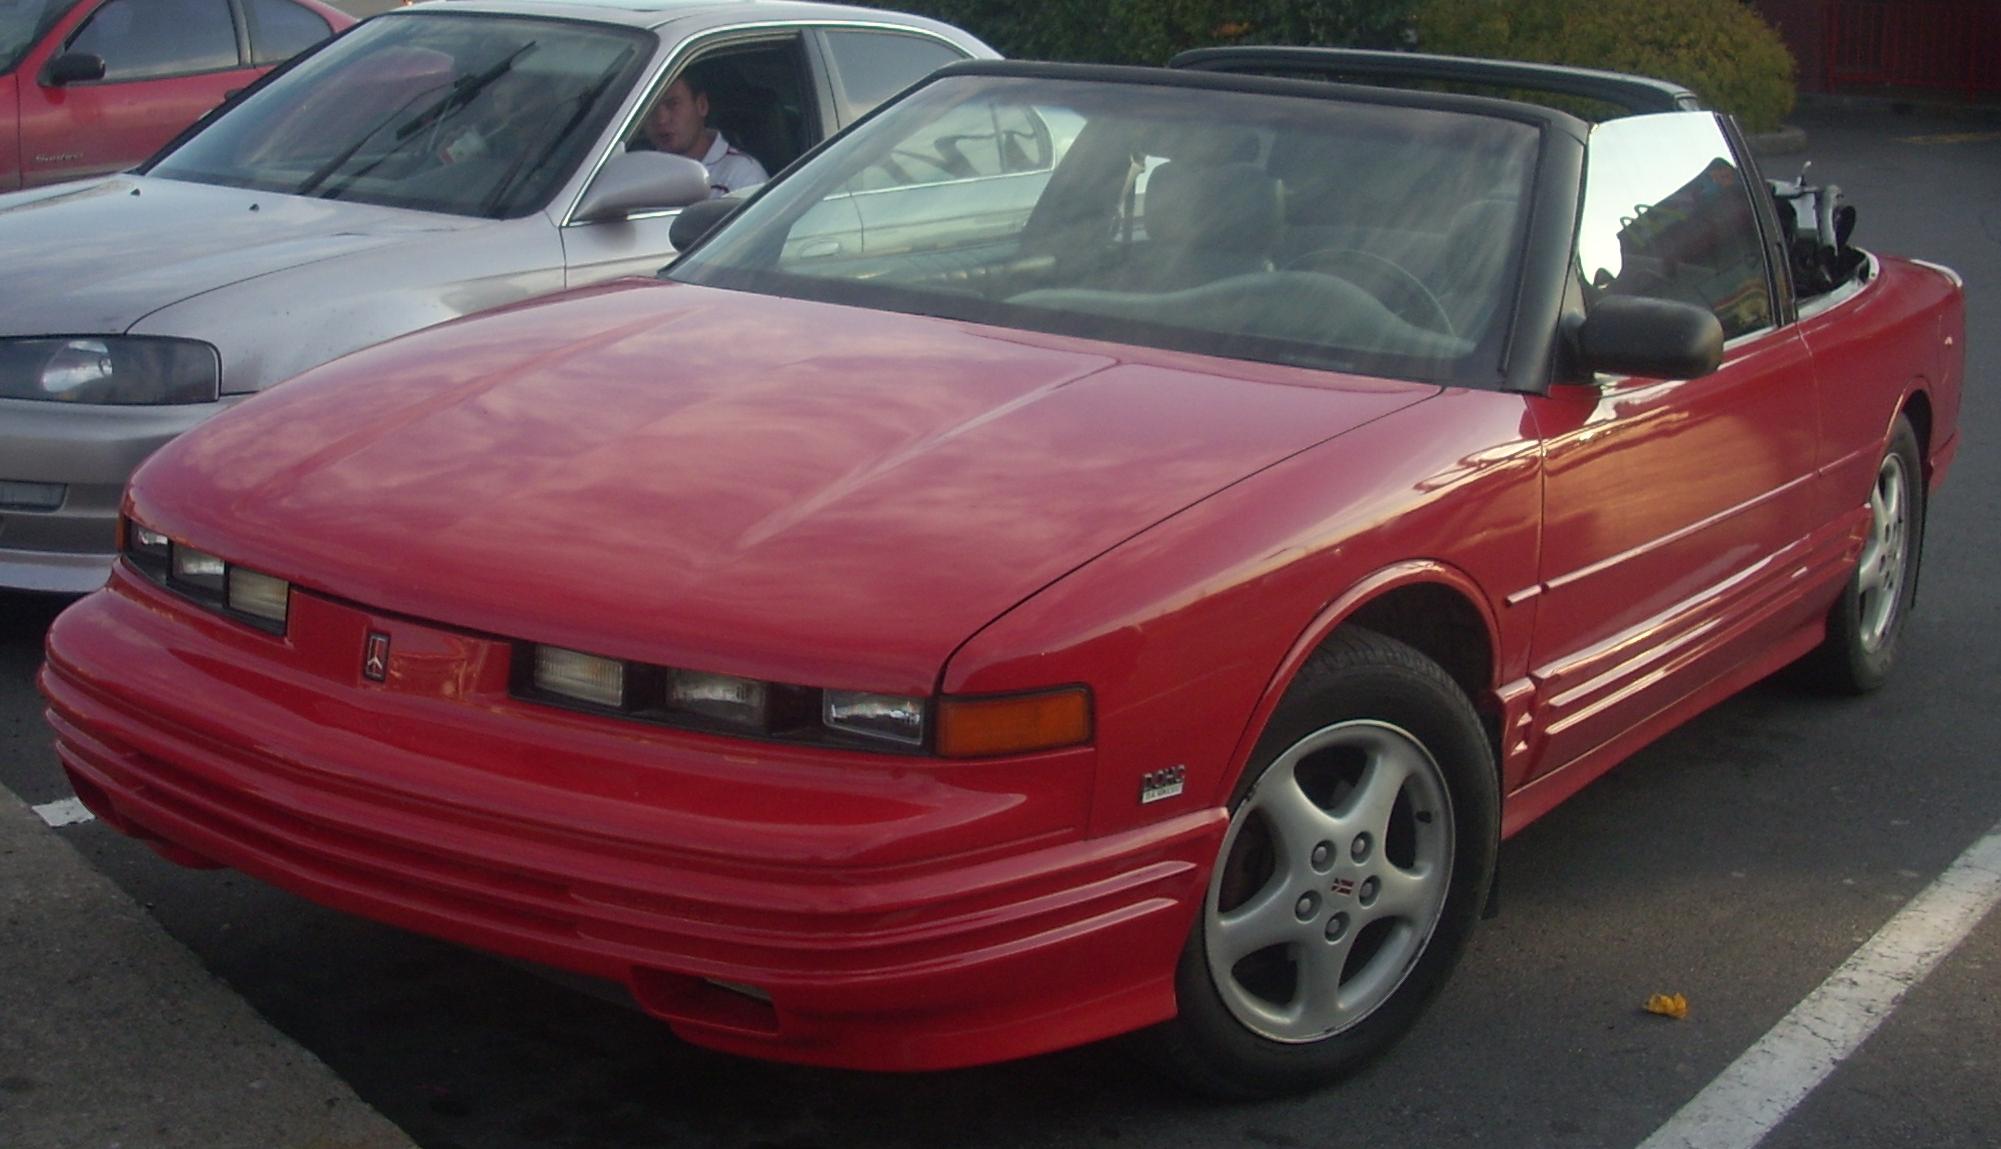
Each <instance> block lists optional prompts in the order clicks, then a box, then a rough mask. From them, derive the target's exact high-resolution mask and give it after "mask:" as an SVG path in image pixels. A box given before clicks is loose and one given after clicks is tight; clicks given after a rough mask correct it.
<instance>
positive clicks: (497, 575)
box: [133, 283, 1436, 692]
mask: <svg viewBox="0 0 2001 1149" xmlns="http://www.w3.org/2000/svg"><path fill="white" fill-rule="evenodd" d="M1434 393H1436V388H1433V387H1428V386H1420V385H1416V384H1403V383H1393V382H1385V381H1381V380H1368V379H1350V378H1346V377H1341V376H1330V375H1326V374H1324V373H1317V372H1306V371H1300V370H1295V369H1290V368H1283V367H1268V366H1261V365H1257V364H1247V363H1240V362H1234V361H1224V360H1216V359H1207V358H1202V357H1197V356H1188V355H1177V354H1172V353H1165V352H1148V351H1140V350H1135V349H1133V348H1128V347H1113V346H1111V345H1106V344H1098V343H1092V342H1088V341H1083V340H1075V339H1064V338H1057V337H1049V336H1038V335H1028V334H1023V333H1020V332H1011V331H1001V330H998V329H993V328H983V327H978V326H975V325H971V324H966V323H960V322H953V321H946V320H939V319H932V318H926V317H920V316H906V315H896V314H887V313H882V312H873V311H863V310H857V309H852V308H845V307H838V306H833V305H828V304H819V303H804V302H795V301H787V300H780V299H772V298H766V297H759V296H752V295H743V294H737V293H732V292H724V291H715V290H710V289H705V288H696V287H686V286H676V285H671V284H654V283H623V284H616V285H612V286H610V287H608V288H601V289H596V290H592V291H587V292H580V293H573V294H571V295H569V296H566V297H562V298H559V299H555V300H551V301H547V302H544V303H541V304H535V305H528V306H524V307H521V308H517V309H513V310H508V311H502V312H495V313H492V314H489V315H487V316H484V317H480V318H475V319H471V320H467V321H464V322H460V323H455V324H451V325H448V326H446V327H442V328H438V329H435V330H433V331H430V332H427V333H423V334H419V335H415V336H411V337H408V338H405V339H402V340H398V341H396V342H394V343H391V344H388V345H386V346H385V347H381V348H376V349H373V350H370V351H365V352H362V353H360V354H358V355H354V356H350V357H349V358H347V359H344V360H341V361H338V362H336V363H334V364H331V365H328V366H326V367H323V368H320V369H318V370H316V371H313V372H310V373H309V374H307V375H306V376H304V377H303V378H301V379H300V380H299V381H298V382H296V383H291V384H287V385H286V386H284V387H282V388H280V389H278V390H277V391H275V392H272V393H268V394H266V395H263V396H259V397H258V398H256V399H254V400H252V401H250V402H248V403H245V404H244V405H242V406H241V407H240V408H238V409H237V410H235V411H233V412H231V413H229V414H228V415H227V416H225V417H223V418H220V419H217V420H215V421H213V422H211V423H210V424H208V425H207V426H205V427H203V428H201V429H199V430H198V431H196V432H194V433H193V434H190V435H188V436H185V437H183V438H182V439H180V440H179V441H177V442H176V443H174V444H172V445H171V446H170V447H168V448H167V449H166V450H165V451H162V452H161V453H160V454H159V455H157V456H155V458H154V459H153V461H152V462H150V463H149V464H147V466H146V467H145V468H144V469H143V470H141V471H140V473H139V475H138V477H137V478H136V479H135V480H134V483H133V498H134V500H135V503H136V505H137V507H138V508H139V511H140V514H141V516H142V517H143V518H145V519H147V520H148V521H150V522H151V523H152V524H153V525H155V526H156V527H159V528H160V529H163V530H167V531H168V532H170V533H173V534H176V535H180V536H183V537H185V538H187V539H188V540H189V541H190V542H192V543H194V544H195V545H197V546H201V547H205V548H212V549H215V550H217V551H220V552H221V553H222V554H223V555H225V556H226V557H229V558H231V559H234V560H237V561H240V562H244V563H246V564H248V565H251V566H255V567H259V568H262V569H264V570H267V571H270V572H272V573H274V574H279V575H282V576H285V577H288V578H291V579H294V580H295V581H297V582H299V583H300V584H302V585H305V586H309V587H316V588H319V589H322V590H325V591H327V592H330V593H333V594H337V595H340V596H343V597H346V598H350V599H354V600H356V601H359V602H362V603H366V604H369V605H370V606H373V607H376V608H378V609H382V610H386V611H394V612H400V613H404V614H409V615H413V616H417V617H420V618H426V619H431V620H435V621H440V622H446V623H451V624H455V625H458V626H463V627H468V628H472V629H476V630H481V631H486V632H491V633H496V634H502V635H510V636H515V637H521V638H530V639H535V640H539V641H544V642H551V643H557V644H561V645H565V646H573V647H578V648H581V649H584V650H591V651H597V652H601V653H605V654H611V655H620V656H624V657H628V658H635V659H641V660H645V661H650V662H657V663H665V664H669V665H678V666H689V667H694V668H699V669H705V670H715V671H722V672H734V673H739V674H745V675H753V676H757V677H761V678H766V679H771V680H776V681H784V682H799V683H805V684H809V685H820V686H853V687H857V688H871V689H878V690H898V691H911V692H917V691H924V690H929V689H930V688H931V687H932V685H933V684H934V682H935V680H936V677H937V674H938V672H939V668H940V667H941V666H942V665H943V663H944V661H945V659H946V657H947V656H948V655H949V654H950V653H951V652H952V650H953V649H954V648H956V647H957V646H958V645H959V644H960V643H961V642H963V641H964V640H965V639H966V638H967V637H968V636H969V635H971V634H973V633H974V632H975V631H977V630H978V629H979V628H980V627H981V626H983V625H985V624H986V623H987V622H988V621H990V620H992V619H993V618H995V617H996V616H998V615H999V614H1001V613H1002V612H1004V611H1006V610H1008V609H1009V608H1010V607H1012V606H1013V605H1015V604H1016V603H1018V602H1020V601H1021V600H1022V599H1024V598H1026V597H1027V596H1029V595H1031V594H1034V593H1035V592H1036V591H1037V590H1038V589H1040V588H1042V587H1044V586H1046V585H1048V584H1049V583H1050V582H1051V581H1052V580H1054V579H1057V578H1059V577H1061V576H1062V575H1063V574H1064V573H1065V572H1067V571H1069V570H1071V569H1073V568H1075V567H1076V566H1078V565H1079V564H1081V563H1084V562H1086V561H1088V560H1089V559H1091V558H1092V557H1093V556H1095V555H1098V554H1100V553H1102V552H1103V551H1105V550H1106V549H1107V548H1109V547H1112V546H1114V545H1116V544H1117V543H1119V542H1120V541H1122V540H1124V539H1126V538H1129V537H1130V536H1132V535H1133V534H1135V533H1137V532H1139V531H1142V530H1144V529H1146V528H1147V527H1148V526H1150V525H1152V524H1154V523H1156V522H1159V521H1160V520H1161V519H1163V518H1165V517H1167V516H1169V515H1172V514H1174V513H1175V512H1177V511H1179V510H1181V509H1183V508H1185V507H1187V506H1188V505H1190V504H1191V503H1194V502H1196V501H1198V500H1200V499H1202V498H1204V497H1205V496H1208V495H1210V494H1212V493H1213V492H1215V491H1217V490H1218V489H1220V488H1222V487H1224V486H1226V485H1228V484H1230V483H1232V482H1234V481H1236V480H1238V479H1241V478H1242V477H1244V476H1245V475H1247V474H1250V473H1251V472H1253V471H1256V470H1258V469H1259V468H1262V467H1265V466H1268V465H1270V464H1271V463H1273V462H1275V461H1277V460H1279V459H1281V458H1283V457H1285V456H1287V455H1290V454H1292V453H1294V452H1296V451H1299V450H1301V449H1302V448H1304V447H1307V446H1309V445H1311V444H1313V443H1316V442H1319V441H1322V440H1325V439H1327V438H1329V437H1331V436H1334V435H1338V434H1340V433H1341V432H1343V431H1346V430H1348V429H1349V428H1351V427H1354V426H1357V425H1359V424H1360V423H1363V422H1366V421H1368V420H1370V419H1374V418H1378V417H1380V416H1382V415H1383V414H1385V413H1387V412H1389V411H1392V410H1395V409H1397V408H1400V407H1403V406H1407V405H1409V404H1411V403H1414V402H1417V401H1418V400H1420V399H1422V398H1425V397H1426V396H1429V395H1432V394H1434Z"/></svg>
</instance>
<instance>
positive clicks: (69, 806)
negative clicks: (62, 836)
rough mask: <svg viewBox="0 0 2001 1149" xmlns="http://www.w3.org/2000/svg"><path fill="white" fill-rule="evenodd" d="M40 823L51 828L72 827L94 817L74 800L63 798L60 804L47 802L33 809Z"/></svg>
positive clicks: (81, 804)
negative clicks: (44, 823)
mask: <svg viewBox="0 0 2001 1149" xmlns="http://www.w3.org/2000/svg"><path fill="white" fill-rule="evenodd" d="M33 809H34V811H35V813H37V814H40V815H41V816H42V821H44V822H47V823H48V824H49V825H51V826H74V825H76V824H77V823H78V822H88V821H90V820H91V819H92V818H93V817H95V816H96V815H94V814H92V813H91V812H90V811H89V810H86V809H84V806H83V803H82V802H79V801H77V800H76V799H75V798H64V799H63V800H62V801H60V802H47V803H44V804H42V805H40V806H35V807H33Z"/></svg>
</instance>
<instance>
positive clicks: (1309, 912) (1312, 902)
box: [1292, 894, 1320, 922]
mask: <svg viewBox="0 0 2001 1149" xmlns="http://www.w3.org/2000/svg"><path fill="white" fill-rule="evenodd" d="M1319 909H1320V897H1319V895H1317V894H1301V895H1299V904H1298V905H1296V906H1294V907H1292V912H1293V913H1294V914H1297V915H1298V916H1299V920H1300V921H1302V922H1304V921H1311V920H1312V918H1313V915H1314V914H1315V913H1316V912H1318V911H1319Z"/></svg>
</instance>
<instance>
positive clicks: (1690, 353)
mask: <svg viewBox="0 0 2001 1149" xmlns="http://www.w3.org/2000/svg"><path fill="white" fill-rule="evenodd" d="M1577 359H1578V366H1579V367H1580V368H1582V369H1583V370H1584V371H1586V372H1604V373H1605V374H1607V375H1637V376H1639V377H1641V378H1643V379H1694V378H1697V377H1698V376H1702V375H1707V374H1709V373H1710V372H1711V371H1714V370H1716V368H1717V367H1718V366H1720V365H1721V364H1722V363H1723V324H1721V323H1719V322H1717V319H1716V316H1715V315H1714V314H1713V313H1711V312H1710V311H1709V309H1708V308H1705V307H1697V306H1696V305H1694V304H1692V303H1682V302H1679V301H1677V300H1672V299H1650V298H1648V297H1646V296H1642V295H1608V296H1606V297H1605V298H1603V299H1600V300H1599V301H1598V302H1596V303H1594V304H1592V306H1591V313H1590V314H1589V315H1587V316H1586V317H1585V319H1584V322H1583V324H1581V325H1580V326H1579V327H1578V328H1577Z"/></svg>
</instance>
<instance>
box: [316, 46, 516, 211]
mask: <svg viewBox="0 0 2001 1149" xmlns="http://www.w3.org/2000/svg"><path fill="white" fill-rule="evenodd" d="M536 43H537V41H534V40H530V41H528V42H527V43H526V44H523V45H521V46H520V47H519V48H516V49H515V50H514V51H512V52H509V53H508V54H507V55H505V56H502V57H501V58H500V59H499V60H496V61H495V62H494V63H493V64H492V65H490V66H489V67H488V68H487V69H486V70H485V71H483V72H479V73H477V74H474V75H471V76H460V77H459V78H458V79H456V80H454V81H452V84H451V88H452V90H451V91H450V92H447V93H446V94H445V95H444V97H443V98H442V99H440V100H438V102H437V103H435V104H432V105H431V106H429V107H427V108H425V109H424V110H423V111H421V112H418V113H417V114H416V115H414V116H412V117H410V118H409V119H408V120H407V121H405V122H404V123H402V124H400V125H398V127H397V128H396V140H397V142H398V143H401V142H402V141H404V140H407V139H409V138H410V137H411V136H412V135H415V134H416V133H417V132H419V131H422V130H423V129H425V128H428V127H431V126H433V125H435V124H436V123H438V121H440V120H442V119H444V118H445V117H446V116H448V115H450V114H451V113H452V112H454V111H457V110H458V109H460V108H463V107H465V106H466V105H467V104H470V103H471V102H472V101H473V99H474V98H475V97H477V96H478V95H479V94H480V92H482V91H484V90H485V89H486V88H487V87H489V86H490V85H492V83H493V82H494V81H495V80H498V79H500V78H501V77H502V76H504V75H506V74H507V73H508V72H509V71H510V70H511V69H513V67H514V64H515V62H516V61H517V60H519V59H521V57H522V56H525V55H527V54H528V52H529V51H530V50H531V49H533V48H534V47H535V45H536ZM436 90H437V89H436V88H435V87H431V88H426V89H424V90H423V91H422V92H418V93H417V94H416V95H413V96H411V97H410V98H409V99H407V100H405V101H403V102H402V103H401V104H398V105H397V106H396V109H395V110H394V111H392V112H390V113H389V114H388V115H387V116H384V117H383V118H382V119H381V120H379V121H377V122H376V125H375V126H374V127H372V128H370V129H368V131H367V132H365V133H363V135H362V136H361V138H360V139H357V140H356V141H354V143H352V144H350V145H348V146H347V147H346V148H343V149H342V150H341V152H340V154H339V155H337V156H335V157H334V158H333V159H331V160H329V161H327V162H326V163H324V164H322V165H320V167H319V168H318V170H316V171H314V172H313V173H312V174H311V175H309V176H307V177H306V178H305V180H304V181H302V182H301V183H300V184H299V186H298V188H297V190H296V191H295V192H294V193H293V194H295V195H313V194H314V193H315V189H317V188H318V187H319V186H320V185H321V184H322V183H324V182H326V180H327V179H328V178H329V177H330V176H332V175H333V174H334V173H335V172H338V171H339V170H340V169H341V167H342V166H343V165H345V164H346V163H347V162H348V161H349V160H351V159H353V158H354V156H355V153H356V152H359V151H360V150H361V149H362V148H363V147H364V146H365V145H366V144H367V143H368V141H370V140H372V139H374V138H375V137H376V135H377V134H379V133H380V132H381V131H382V129H384V128H386V127H388V126H389V125H390V124H392V123H394V122H395V121H396V119H397V118H398V117H399V116H401V115H402V114H403V111H404V109H406V108H408V107H409V106H410V105H411V104H413V103H415V102H416V101H417V100H418V99H419V98H420V97H422V96H425V95H428V94H430V93H431V92H434V91H436ZM394 154H396V149H395V148H393V147H392V148H390V149H389V150H388V151H385V152H383V153H382V154H381V155H379V156H376V157H375V158H374V159H372V160H370V161H369V162H368V163H367V164H365V165H363V166H362V167H361V169H360V170H358V171H355V172H353V173H351V174H350V175H349V176H348V177H347V178H346V179H344V180H342V181H341V182H340V183H338V184H335V185H333V186H332V187H329V188H328V189H327V190H325V191H323V192H319V193H318V194H319V195H320V196H322V197H323V198H326V199H339V198H340V194H341V193H342V192H343V191H345V190H347V188H349V187H350V186H352V185H353V184H354V181H356V180H358V179H361V178H362V177H363V176H366V175H367V174H368V173H369V172H371V171H374V170H375V167H376V165H378V164H380V163H382V162H383V161H384V160H386V159H388V158H389V157H390V156H392V155H394Z"/></svg>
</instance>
